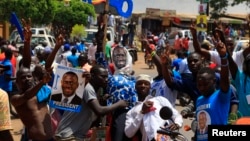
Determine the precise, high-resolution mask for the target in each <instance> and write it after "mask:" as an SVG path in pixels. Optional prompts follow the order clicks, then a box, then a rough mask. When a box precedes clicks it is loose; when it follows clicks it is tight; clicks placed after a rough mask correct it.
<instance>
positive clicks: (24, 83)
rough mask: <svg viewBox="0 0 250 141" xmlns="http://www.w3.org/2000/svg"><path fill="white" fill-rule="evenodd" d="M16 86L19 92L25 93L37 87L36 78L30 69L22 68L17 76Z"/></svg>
mask: <svg viewBox="0 0 250 141" xmlns="http://www.w3.org/2000/svg"><path fill="white" fill-rule="evenodd" d="M16 76H17V77H16V85H17V88H18V90H19V91H20V92H21V93H23V92H25V91H26V90H28V89H29V88H32V87H33V86H34V85H35V81H34V77H33V75H32V72H31V70H30V69H29V68H26V67H21V68H20V69H19V70H18V71H17V74H16Z"/></svg>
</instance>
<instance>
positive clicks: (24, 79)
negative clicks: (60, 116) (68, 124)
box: [11, 67, 53, 140]
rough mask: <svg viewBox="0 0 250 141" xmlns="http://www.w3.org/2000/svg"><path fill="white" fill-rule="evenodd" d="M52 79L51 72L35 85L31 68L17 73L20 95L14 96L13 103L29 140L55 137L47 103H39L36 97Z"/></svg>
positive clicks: (23, 68) (22, 69)
mask: <svg viewBox="0 0 250 141" xmlns="http://www.w3.org/2000/svg"><path fill="white" fill-rule="evenodd" d="M50 79H51V76H50V72H47V73H46V74H45V75H44V77H43V79H42V80H41V81H40V82H38V83H37V84H35V80H34V78H33V76H32V72H31V71H30V69H29V68H25V67H22V68H21V69H20V70H19V71H18V72H17V79H16V84H17V87H18V89H19V92H20V94H17V95H14V96H12V98H11V103H12V105H13V106H14V107H15V109H16V111H17V113H18V115H19V116H20V119H21V121H22V122H23V124H24V125H25V127H26V129H27V134H28V138H29V139H32V140H50V139H51V138H52V137H53V132H52V126H51V117H50V114H49V109H48V107H47V103H46V102H40V103H39V102H38V100H37V97H36V94H37V93H38V91H39V90H40V89H41V88H42V86H43V85H45V84H46V83H48V82H49V81H50Z"/></svg>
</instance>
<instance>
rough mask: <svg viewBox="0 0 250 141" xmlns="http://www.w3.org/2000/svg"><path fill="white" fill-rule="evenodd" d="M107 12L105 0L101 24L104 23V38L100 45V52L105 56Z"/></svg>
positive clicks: (107, 4)
mask: <svg viewBox="0 0 250 141" xmlns="http://www.w3.org/2000/svg"><path fill="white" fill-rule="evenodd" d="M108 11H109V0H106V3H105V7H104V15H103V16H104V17H103V23H104V37H103V43H102V51H103V52H104V54H105V47H106V43H107V40H106V38H107V23H108V18H107V17H108Z"/></svg>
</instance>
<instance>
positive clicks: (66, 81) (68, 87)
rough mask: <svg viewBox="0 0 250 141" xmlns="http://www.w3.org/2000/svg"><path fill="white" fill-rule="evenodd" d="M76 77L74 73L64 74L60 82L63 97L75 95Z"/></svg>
mask: <svg viewBox="0 0 250 141" xmlns="http://www.w3.org/2000/svg"><path fill="white" fill-rule="evenodd" d="M78 85H79V83H78V76H77V75H76V73H74V72H71V71H69V72H66V73H64V74H63V77H62V80H61V86H62V92H63V95H64V96H65V97H70V96H72V95H74V94H75V92H76V89H77V88H78Z"/></svg>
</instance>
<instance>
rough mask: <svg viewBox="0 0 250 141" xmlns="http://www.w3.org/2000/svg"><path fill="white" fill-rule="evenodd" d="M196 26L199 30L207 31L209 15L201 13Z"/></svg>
mask: <svg viewBox="0 0 250 141" xmlns="http://www.w3.org/2000/svg"><path fill="white" fill-rule="evenodd" d="M196 21H197V22H196V28H197V31H207V16H206V15H199V16H197V19H196Z"/></svg>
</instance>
